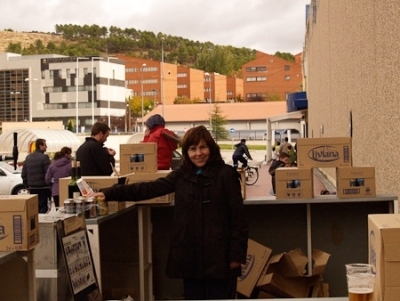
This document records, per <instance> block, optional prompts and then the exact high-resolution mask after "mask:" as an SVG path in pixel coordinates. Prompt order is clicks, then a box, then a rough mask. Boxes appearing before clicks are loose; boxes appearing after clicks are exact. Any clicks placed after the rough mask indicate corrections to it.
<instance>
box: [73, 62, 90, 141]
mask: <svg viewBox="0 0 400 301" xmlns="http://www.w3.org/2000/svg"><path fill="white" fill-rule="evenodd" d="M87 59H88V58H87V57H79V56H77V57H76V70H75V89H76V93H75V115H76V116H75V118H76V122H75V123H76V124H75V133H77V134H78V124H79V118H78V114H79V112H78V111H79V110H78V104H79V93H78V90H79V65H78V62H79V60H87Z"/></svg>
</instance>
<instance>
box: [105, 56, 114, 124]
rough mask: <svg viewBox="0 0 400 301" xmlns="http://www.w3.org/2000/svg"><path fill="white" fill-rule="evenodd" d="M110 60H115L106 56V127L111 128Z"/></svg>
mask: <svg viewBox="0 0 400 301" xmlns="http://www.w3.org/2000/svg"><path fill="white" fill-rule="evenodd" d="M112 58H115V57H113V56H108V57H107V65H108V77H107V78H108V79H107V85H108V92H107V95H108V126H110V127H111V107H110V77H111V75H110V70H111V68H110V59H112Z"/></svg>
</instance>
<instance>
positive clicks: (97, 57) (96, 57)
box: [92, 56, 103, 125]
mask: <svg viewBox="0 0 400 301" xmlns="http://www.w3.org/2000/svg"><path fill="white" fill-rule="evenodd" d="M95 59H99V60H101V59H103V57H101V56H94V57H92V125H93V124H94V67H93V61H94V60H95Z"/></svg>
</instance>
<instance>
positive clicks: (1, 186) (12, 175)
mask: <svg viewBox="0 0 400 301" xmlns="http://www.w3.org/2000/svg"><path fill="white" fill-rule="evenodd" d="M0 194H6V195H10V194H29V190H28V189H27V188H26V187H25V185H24V184H23V182H22V177H21V169H19V168H17V169H16V170H14V166H11V165H10V164H8V163H7V162H0Z"/></svg>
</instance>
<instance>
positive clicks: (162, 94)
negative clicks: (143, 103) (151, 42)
mask: <svg viewBox="0 0 400 301" xmlns="http://www.w3.org/2000/svg"><path fill="white" fill-rule="evenodd" d="M161 103H162V116H163V117H164V119H165V95H164V37H162V38H161Z"/></svg>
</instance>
